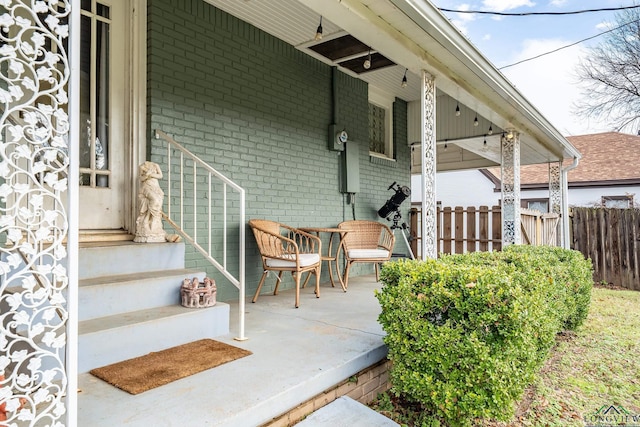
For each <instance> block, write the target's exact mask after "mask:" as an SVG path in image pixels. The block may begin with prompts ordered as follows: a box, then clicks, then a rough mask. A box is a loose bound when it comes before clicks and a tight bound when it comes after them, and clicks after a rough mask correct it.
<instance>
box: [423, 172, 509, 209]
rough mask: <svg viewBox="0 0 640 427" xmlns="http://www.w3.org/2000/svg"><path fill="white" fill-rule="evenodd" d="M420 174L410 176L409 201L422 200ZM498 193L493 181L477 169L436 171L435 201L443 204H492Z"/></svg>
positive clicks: (498, 196) (494, 203)
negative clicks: (495, 190) (494, 188)
mask: <svg viewBox="0 0 640 427" xmlns="http://www.w3.org/2000/svg"><path fill="white" fill-rule="evenodd" d="M420 181H421V177H420V175H412V176H411V202H412V203H414V202H417V203H419V202H421V201H422V197H421V196H422V191H420ZM499 199H500V193H495V192H494V191H493V183H492V182H491V181H489V179H488V178H487V177H486V176H484V175H483V174H482V173H481V172H480V171H477V170H465V171H453V172H438V174H437V176H436V201H437V202H438V203H441V204H442V206H443V207H445V206H452V207H453V206H483V205H484V206H493V205H496V204H497V203H498V200H499Z"/></svg>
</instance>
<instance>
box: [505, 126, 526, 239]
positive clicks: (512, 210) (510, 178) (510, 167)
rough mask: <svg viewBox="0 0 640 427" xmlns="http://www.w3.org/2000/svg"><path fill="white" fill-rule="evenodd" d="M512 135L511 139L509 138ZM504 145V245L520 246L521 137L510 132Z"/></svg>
mask: <svg viewBox="0 0 640 427" xmlns="http://www.w3.org/2000/svg"><path fill="white" fill-rule="evenodd" d="M509 135H510V137H509ZM501 144H502V159H501V160H502V161H501V163H502V173H501V175H502V179H501V181H502V245H503V246H506V245H511V244H520V242H521V240H522V239H521V235H522V233H521V230H520V136H519V134H518V133H517V132H509V134H508V135H507V136H503V137H502V139H501Z"/></svg>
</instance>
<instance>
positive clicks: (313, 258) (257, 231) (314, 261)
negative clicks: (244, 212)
mask: <svg viewBox="0 0 640 427" xmlns="http://www.w3.org/2000/svg"><path fill="white" fill-rule="evenodd" d="M249 226H250V227H251V230H252V231H253V235H254V237H255V238H256V243H257V244H258V250H259V251H260V256H261V257H262V268H263V271H264V272H263V273H262V277H261V278H260V283H259V284H258V289H256V293H255V295H254V296H253V301H252V302H256V301H257V299H258V296H259V295H260V289H262V285H263V284H264V281H265V279H266V277H267V274H268V273H269V271H277V272H278V281H277V282H276V287H275V289H274V290H273V294H274V295H277V294H278V286H279V285H280V281H281V279H282V273H284V272H285V271H290V272H291V275H292V276H293V278H294V280H295V283H296V308H298V306H299V305H300V276H301V275H302V273H304V272H309V275H311V274H312V273H313V274H315V276H316V289H315V294H316V298H319V297H320V266H321V263H322V260H321V257H320V254H321V253H322V252H321V249H322V248H321V244H322V243H321V240H320V239H319V238H318V237H317V236H314V235H312V234H308V233H305V232H304V231H301V230H298V229H296V228H294V227H290V226H288V225H284V224H281V223H279V222H275V221H269V220H264V219H252V220H250V221H249Z"/></svg>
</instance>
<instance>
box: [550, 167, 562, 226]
mask: <svg viewBox="0 0 640 427" xmlns="http://www.w3.org/2000/svg"><path fill="white" fill-rule="evenodd" d="M561 209H562V191H561V185H560V162H551V163H549V212H550V213H556V214H560V212H561Z"/></svg>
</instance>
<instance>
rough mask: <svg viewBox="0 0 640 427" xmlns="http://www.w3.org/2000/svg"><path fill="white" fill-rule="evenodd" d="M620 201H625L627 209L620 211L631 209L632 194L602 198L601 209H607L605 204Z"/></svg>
mask: <svg viewBox="0 0 640 427" xmlns="http://www.w3.org/2000/svg"><path fill="white" fill-rule="evenodd" d="M621 200H626V201H627V207H626V208H622V209H629V208H633V194H626V195H624V196H602V198H601V203H602V207H605V208H606V207H607V202H619V201H621Z"/></svg>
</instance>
